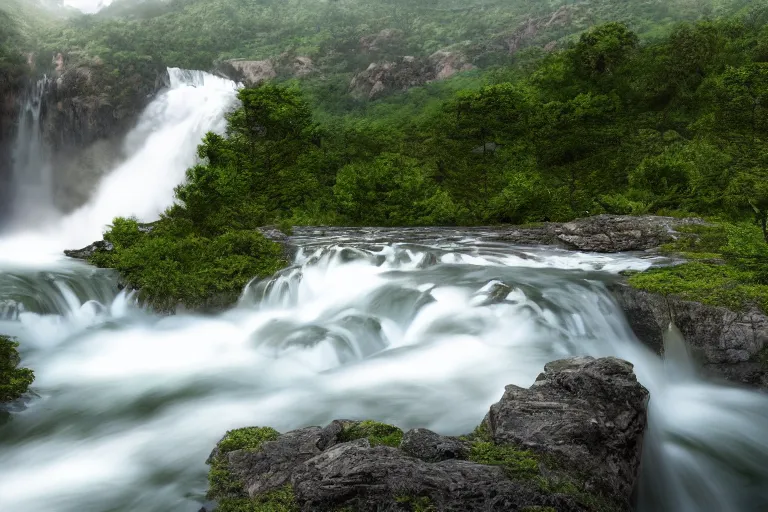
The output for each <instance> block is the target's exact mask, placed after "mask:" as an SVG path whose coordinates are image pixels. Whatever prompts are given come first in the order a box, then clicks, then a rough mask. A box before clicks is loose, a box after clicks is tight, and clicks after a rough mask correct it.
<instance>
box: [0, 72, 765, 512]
mask: <svg viewBox="0 0 768 512" xmlns="http://www.w3.org/2000/svg"><path fill="white" fill-rule="evenodd" d="M171 76H172V78H173V85H172V87H171V88H170V90H169V91H167V92H166V93H165V94H163V95H161V96H160V97H158V98H157V99H156V100H155V101H154V102H153V103H152V105H150V106H149V107H148V109H147V111H146V112H145V113H144V115H143V116H142V118H141V121H140V122H139V124H138V126H137V127H136V129H135V130H134V131H133V132H132V133H131V135H130V136H129V137H128V139H127V140H126V145H127V147H129V148H132V151H130V154H132V155H133V156H132V157H131V158H130V159H129V160H127V161H126V162H124V163H123V164H121V165H120V166H118V167H117V168H116V169H115V170H114V171H113V172H112V173H111V174H110V176H108V177H107V178H105V179H104V181H103V182H102V183H101V184H100V185H99V187H98V189H97V193H96V194H95V195H94V197H93V198H92V200H91V201H90V202H89V204H87V205H86V206H84V207H83V208H82V209H81V210H79V211H77V212H75V213H73V214H72V215H70V216H68V217H66V218H64V219H63V220H59V221H55V222H51V223H50V224H49V225H48V226H39V227H37V228H34V229H33V228H28V229H26V230H25V231H22V232H17V233H13V234H9V235H7V236H5V237H4V238H0V332H2V333H5V334H10V335H14V336H17V337H18V338H19V339H20V341H21V344H22V349H23V357H24V364H25V365H27V366H29V367H31V368H33V369H35V371H36V374H37V380H36V382H35V385H34V391H35V394H36V396H34V397H32V398H31V399H30V400H29V401H28V403H26V407H24V406H19V407H18V409H19V410H18V411H17V412H15V413H14V415H13V418H12V420H11V421H5V423H2V424H0V504H2V505H3V506H4V507H3V508H4V509H7V510H13V511H24V512H75V511H77V512H106V511H111V510H118V511H129V510H140V511H142V512H155V511H156V512H175V511H178V512H194V511H197V510H199V508H200V507H201V505H203V504H204V503H205V500H204V493H205V487H206V469H207V468H206V466H205V464H204V462H205V460H206V457H207V455H208V452H209V451H210V449H211V448H212V447H213V446H214V444H215V443H216V441H217V440H218V439H219V438H220V437H221V435H222V434H223V433H224V432H225V431H226V430H227V429H230V428H234V427H241V426H247V425H270V426H274V427H275V428H277V429H279V430H288V429H291V428H296V427H301V426H305V425H321V424H325V423H326V422H328V421H329V420H331V419H333V418H341V417H347V418H375V419H378V420H382V421H387V422H391V423H395V424H398V425H399V426H401V427H404V428H409V427H416V426H421V427H427V428H431V429H433V430H436V431H438V432H441V433H445V434H461V433H465V432H467V431H469V430H471V429H472V428H473V427H474V426H475V425H477V424H478V423H479V422H480V420H481V419H482V417H483V415H484V414H485V412H486V411H487V409H488V406H489V405H490V404H491V403H493V402H495V401H496V400H498V399H499V397H500V396H501V394H502V391H503V388H504V385H506V384H518V385H521V386H529V385H530V384H531V383H532V382H533V380H534V379H535V377H536V375H537V374H538V373H539V372H540V371H541V369H542V367H543V365H544V363H546V362H548V361H550V360H553V359H558V358H562V357H567V356H570V355H576V354H588V355H594V356H600V355H616V356H619V357H622V358H625V359H628V360H629V361H631V362H633V363H634V364H635V370H636V372H637V375H638V378H639V379H640V381H641V382H642V383H643V384H644V385H645V386H646V387H648V389H649V390H650V391H651V396H652V399H651V403H650V412H649V418H650V426H649V428H648V432H647V434H646V440H645V445H644V450H645V453H644V456H643V467H642V478H641V483H640V488H639V508H640V510H641V511H643V512H657V511H661V512H701V511H704V512H709V511H711V512H731V511H732V512H752V511H759V510H768V438H766V434H765V432H768V398H766V397H765V396H764V395H762V394H758V393H755V392H751V391H746V390H742V389H739V388H734V387H727V386H724V385H722V384H719V383H714V382H709V381H707V380H705V379H704V378H703V377H701V376H699V375H698V374H697V372H696V371H695V368H694V367H693V365H692V363H691V361H690V360H688V358H687V356H686V354H685V350H682V349H680V347H679V346H677V348H675V344H676V343H677V344H679V340H677V339H676V338H675V335H674V332H673V331H672V332H671V333H670V336H669V339H668V340H667V341H668V347H669V349H668V350H667V354H668V357H667V359H665V360H664V359H660V358H659V357H658V356H656V355H655V354H653V353H651V352H650V351H649V350H647V349H646V348H645V347H643V346H642V345H641V344H640V343H639V342H638V341H637V340H636V339H635V337H634V335H633V334H632V332H631V331H630V329H629V327H628V325H627V322H626V320H625V319H624V317H623V314H622V313H621V311H620V310H619V308H618V307H617V305H616V304H615V302H614V301H613V299H612V298H611V296H610V294H609V293H608V292H607V291H606V288H605V284H604V283H605V282H606V281H608V280H610V279H613V278H614V276H615V274H616V273H617V272H619V271H621V270H624V269H644V268H647V267H648V266H649V265H650V264H651V263H652V260H649V259H648V257H647V256H645V255H614V256H605V255H594V254H581V253H569V252H565V251H558V250H554V249H531V248H523V247H512V246H510V245H508V244H504V243H500V242H491V241H490V240H489V237H488V236H487V235H488V233H485V232H483V231H478V230H473V231H467V232H461V231H455V232H448V231H445V230H423V231H420V232H418V233H417V234H416V235H414V233H413V232H412V231H410V232H408V233H407V234H406V233H405V232H403V231H398V230H389V231H386V232H382V231H377V230H356V231H345V230H327V231H321V230H310V229H303V230H302V229H298V230H297V233H296V236H295V237H294V241H295V243H296V244H297V245H298V246H300V247H301V248H302V249H301V250H300V251H299V254H298V255H297V256H296V260H295V262H294V265H293V266H292V267H291V268H289V269H286V270H284V271H282V272H280V273H279V274H278V275H276V276H274V277H273V278H272V279H271V280H267V281H264V282H254V283H252V284H251V285H249V286H248V287H247V288H246V290H244V292H243V296H242V298H241V301H240V304H239V305H238V307H236V308H233V309H232V310H231V311H228V312H226V313H224V314H221V315H218V316H200V315H194V314H184V315H179V316H174V317H158V316H155V315H152V314H151V313H148V312H146V311H144V310H142V309H141V308H138V307H137V306H136V305H135V304H134V302H133V300H132V297H131V296H130V295H127V294H126V293H124V292H118V290H117V286H116V280H115V278H114V276H113V275H112V274H111V273H110V272H107V271H102V270H97V269H93V268H90V267H88V266H86V265H84V264H81V263H79V262H74V261H68V260H65V259H63V258H62V257H60V256H59V253H60V250H61V249H63V248H66V247H75V246H78V245H81V244H84V243H87V242H90V241H92V240H93V239H95V238H97V237H98V236H99V235H100V232H101V229H102V228H103V226H104V225H105V224H107V223H108V222H109V221H110V220H111V218H112V217H114V216H115V215H129V214H135V215H138V216H139V217H140V218H142V219H152V218H153V217H154V216H156V215H157V214H158V213H159V212H160V211H161V210H162V208H163V207H164V206H167V205H168V204H170V202H171V200H172V191H173V186H174V185H175V184H177V183H178V182H179V181H181V180H182V179H183V176H184V169H185V168H186V167H187V166H189V165H191V164H192V163H193V162H194V158H195V156H194V149H195V145H196V144H197V143H198V141H199V139H200V137H201V136H202V135H203V134H204V133H205V131H207V130H210V129H221V128H223V115H224V113H225V111H226V110H227V109H228V108H229V107H231V106H232V105H233V103H234V101H235V86H234V84H232V83H231V82H228V81H226V80H221V79H218V78H215V77H212V76H210V75H205V74H200V73H187V72H182V71H181V70H171ZM673 354H674V356H673ZM2 421H3V420H2V419H0V422H2Z"/></svg>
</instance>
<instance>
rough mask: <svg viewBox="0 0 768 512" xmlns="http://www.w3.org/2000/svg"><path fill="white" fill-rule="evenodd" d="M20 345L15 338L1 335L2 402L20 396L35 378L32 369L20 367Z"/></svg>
mask: <svg viewBox="0 0 768 512" xmlns="http://www.w3.org/2000/svg"><path fill="white" fill-rule="evenodd" d="M18 347H19V344H18V343H17V342H16V341H14V340H13V339H11V338H9V337H7V336H0V403H2V402H11V401H13V400H16V399H18V398H20V397H21V396H22V395H23V394H24V393H26V392H27V390H28V389H29V386H31V385H32V382H33V381H34V380H35V374H34V372H33V371H32V370H30V369H28V368H19V362H20V361H21V359H20V358H19V352H18V350H17V349H18Z"/></svg>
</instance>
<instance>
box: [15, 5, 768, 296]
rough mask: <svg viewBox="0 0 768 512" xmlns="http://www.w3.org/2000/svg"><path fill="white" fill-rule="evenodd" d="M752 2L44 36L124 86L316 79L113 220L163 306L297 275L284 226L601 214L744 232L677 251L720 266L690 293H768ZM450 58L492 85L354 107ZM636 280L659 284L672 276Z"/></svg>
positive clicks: (767, 200)
mask: <svg viewBox="0 0 768 512" xmlns="http://www.w3.org/2000/svg"><path fill="white" fill-rule="evenodd" d="M748 4H750V2H707V1H698V2H696V1H673V2H655V1H648V2H615V1H593V2H557V1H551V2H538V1H537V2H534V1H519V2H494V1H488V2H483V3H480V4H478V5H473V6H465V5H464V4H463V3H459V2H453V1H452V0H446V1H440V0H434V1H432V2H421V3H419V4H418V5H416V6H413V5H411V4H409V3H406V2H398V1H389V2H365V1H363V2H351V1H348V0H338V1H335V2H315V1H306V2H299V1H297V0H292V1H289V2H270V1H264V2H252V1H248V0H218V1H215V2H209V1H205V2H203V1H196V0H186V1H185V0H176V1H170V2H161V3H157V2H146V3H144V4H141V5H140V6H138V7H136V6H130V4H128V3H126V2H119V1H118V2H115V3H114V4H113V5H112V6H111V7H110V8H109V9H105V10H104V11H102V12H101V13H100V14H99V15H97V16H73V17H70V18H68V19H67V20H66V21H60V22H58V24H57V23H53V24H51V25H47V26H46V27H45V28H44V29H41V31H39V33H36V34H35V36H34V37H35V38H37V39H34V38H33V39H30V40H29V41H31V42H30V44H36V45H39V46H40V47H41V48H44V49H46V50H47V51H54V50H55V49H61V48H68V49H69V50H68V52H69V53H68V55H70V57H69V58H76V57H77V58H81V59H84V60H83V61H85V60H87V59H93V58H95V56H98V58H99V61H100V64H99V66H101V69H102V70H103V71H104V72H105V73H106V72H108V74H109V75H110V76H111V77H112V79H113V80H114V83H120V82H121V80H123V78H122V77H123V76H124V75H125V74H126V73H134V72H138V73H140V74H141V73H144V72H145V71H146V72H149V70H153V69H155V68H157V67H158V66H163V65H177V66H182V67H190V68H203V69H210V68H211V67H215V66H216V64H217V63H218V62H221V61H223V60H226V59H228V58H235V57H237V58H249V59H256V58H266V57H274V56H275V55H278V54H284V53H286V52H287V53H290V54H292V55H305V56H308V57H310V58H312V59H313V62H314V63H315V64H316V66H317V67H318V69H319V72H318V73H317V74H316V75H312V76H309V77H307V78H306V79H298V78H295V77H291V76H277V77H276V78H275V79H274V80H272V81H271V82H268V83H265V84H262V85H260V86H257V87H250V88H246V89H243V90H242V91H241V92H240V94H239V98H240V107H239V108H238V109H237V110H235V111H234V112H232V113H230V114H229V116H228V128H227V132H226V134H224V135H217V134H214V133H210V134H208V135H207V136H206V137H205V139H204V140H203V141H202V142H201V145H200V147H199V149H198V153H199V156H200V159H201V160H200V162H201V163H200V164H199V165H197V166H195V167H193V168H191V169H189V170H188V172H187V180H186V182H185V183H183V184H181V185H180V186H179V187H178V188H177V191H176V198H177V204H175V205H174V206H172V207H171V208H169V209H168V210H167V211H166V213H165V214H164V216H163V217H162V219H161V220H160V222H159V223H158V224H157V225H156V227H155V229H154V230H153V231H152V232H151V233H146V232H145V231H146V230H141V229H139V226H138V224H137V223H136V222H135V221H132V220H130V219H116V221H115V223H114V227H113V229H112V230H111V231H110V232H108V233H107V235H106V238H107V240H109V241H110V242H112V243H113V244H114V245H115V247H116V249H117V250H116V251H114V252H112V253H109V254H100V255H97V256H96V258H95V260H94V262H96V263H98V264H100V265H103V266H111V267H116V268H118V269H119V270H120V271H121V272H122V273H123V275H124V276H125V277H126V280H127V282H128V283H129V284H131V285H133V286H135V287H137V288H140V289H142V291H143V292H144V293H145V294H146V295H147V296H148V297H152V298H154V302H155V306H157V307H158V308H160V309H163V308H167V307H169V305H170V304H171V303H174V301H178V300H181V301H182V302H184V303H185V304H187V305H189V306H196V305H200V304H201V303H203V302H205V301H206V297H210V296H211V295H212V294H220V293H224V294H227V293H229V294H232V293H234V292H235V291H239V290H240V289H241V288H242V286H243V285H244V284H245V283H246V282H247V281H248V280H249V278H250V277H252V276H254V275H268V274H270V273H272V272H273V271H274V270H276V269H277V268H279V267H280V266H281V264H282V263H281V260H280V254H279V252H276V251H275V250H274V249H273V248H271V247H270V246H269V244H266V243H264V240H263V238H262V237H261V236H260V235H258V234H257V233H255V232H254V231H253V230H254V228H256V227H259V226H263V225H266V224H278V225H280V226H283V227H284V229H286V230H288V229H289V226H291V225H374V226H410V225H496V224H526V223H538V222H546V221H567V220H570V219H574V218H577V217H584V216H589V215H595V214H600V213H612V214H635V215H637V214H664V215H675V216H693V215H696V216H704V217H707V218H708V219H711V220H713V221H716V222H719V223H743V224H738V226H740V227H739V229H730V228H726V227H723V226H725V225H724V224H718V226H719V227H718V228H717V229H716V231H717V233H716V234H714V235H712V236H710V237H709V238H707V237H703V239H706V240H709V241H710V243H708V244H704V245H701V244H699V245H700V246H699V247H687V248H681V247H676V248H670V250H675V251H677V252H681V251H682V250H683V249H686V250H685V251H684V252H687V253H693V252H697V251H698V252H699V253H701V254H704V255H706V256H707V258H709V259H707V258H705V257H698V258H697V262H696V263H695V264H691V265H694V266H696V265H698V266H696V267H695V269H694V270H696V272H695V273H694V274H695V275H692V276H690V275H689V276H683V277H682V278H681V281H682V282H687V283H690V282H691V279H693V278H698V279H703V280H704V281H707V280H710V278H712V275H710V274H708V273H707V272H710V271H711V270H712V269H714V270H712V271H714V272H722V271H724V270H723V269H728V272H729V273H728V275H726V276H720V277H721V279H720V280H719V281H718V282H720V283H721V284H722V283H723V282H725V283H726V284H727V283H737V284H738V285H739V286H741V285H742V284H744V285H748V286H750V287H752V288H750V289H749V290H748V291H749V293H750V294H752V295H755V296H760V297H762V295H761V294H763V293H764V292H763V291H762V288H760V286H762V285H763V284H768V278H767V277H764V276H763V273H762V272H761V271H760V270H759V268H758V267H760V265H761V262H762V261H763V257H764V256H765V255H766V254H768V251H765V250H764V248H763V246H764V245H765V244H764V243H763V242H762V240H763V239H765V240H768V227H767V226H766V224H767V223H768V181H766V178H768V150H766V147H767V146H766V141H767V140H768V7H766V6H749V5H748ZM563 8H565V9H566V10H568V12H570V13H571V14H569V20H570V21H569V22H568V23H566V24H552V25H550V26H547V27H546V30H544V29H542V30H539V31H538V32H536V34H533V35H531V37H530V38H529V39H526V40H525V41H524V43H520V44H521V47H520V48H518V49H516V51H514V52H511V51H510V50H509V48H508V47H507V48H504V47H503V46H501V47H499V46H498V45H496V46H494V44H495V43H494V42H496V43H498V42H499V41H502V40H504V38H505V37H506V38H507V40H509V37H510V33H511V34H517V33H518V32H517V31H519V26H520V25H519V24H520V22H521V20H526V19H528V20H530V19H535V18H539V17H543V18H547V19H555V18H553V17H552V13H553V12H558V10H560V9H563ZM563 12H565V11H563ZM276 20H279V22H276ZM62 23H64V25H63V26H64V28H62V25H61V24H62ZM509 27H513V30H511V32H510V28H509ZM384 29H393V30H397V31H399V32H398V34H400V35H399V36H398V37H396V38H394V39H392V40H387V41H386V42H385V43H386V44H380V45H378V46H377V47H376V48H375V49H374V50H371V51H368V52H361V51H359V45H360V38H361V37H363V35H366V34H367V35H370V34H378V33H380V31H381V30H384ZM6 41H7V40H6ZM553 41H554V42H555V43H556V44H555V45H548V46H549V49H548V50H544V49H543V47H542V45H543V44H545V43H548V42H553ZM390 43H391V44H390ZM6 46H7V45H6ZM355 48H358V50H355ZM444 48H460V49H461V52H462V54H463V55H464V56H465V57H466V58H467V59H469V61H471V62H473V63H474V64H475V65H474V69H473V70H470V71H467V72H465V73H460V74H457V75H455V76H453V77H451V78H449V79H447V80H444V81H435V82H432V83H429V84H426V85H423V86H418V87H412V88H410V89H408V90H407V91H394V92H392V93H391V94H389V95H387V96H386V97H384V98H382V99H378V100H376V101H370V100H368V99H360V98H355V97H353V96H352V95H350V94H349V91H348V85H347V84H348V83H349V79H350V77H351V76H352V74H353V73H354V72H355V71H360V70H361V69H365V68H366V67H367V66H368V64H369V63H370V62H372V61H379V60H381V59H384V60H386V59H394V58H395V56H404V55H416V56H424V55H429V54H431V53H432V52H435V51H437V50H439V49H444ZM78 56H79V57H78ZM153 72H154V71H153ZM734 225H735V224H734ZM710 239H712V240H716V241H717V242H716V243H715V242H712V241H711V240H710ZM738 240H741V241H742V242H743V244H741V242H738ZM755 240H757V241H758V242H760V243H759V244H755V243H754V241H755ZM734 244H736V245H738V247H749V249H748V250H747V249H744V251H739V250H734V247H735V245H734ZM739 244H741V245H739ZM766 247H768V246H766ZM728 248H730V249H728ZM742 252H749V255H748V256H744V254H742ZM713 261H715V263H712V262H713ZM723 261H728V262H729V264H728V265H725V266H723V265H722V262H723ZM708 265H709V266H708ZM702 266H703V267H702ZM690 268H691V267H686V266H685V265H684V266H682V267H678V271H680V272H682V271H685V270H686V269H690ZM702 268H703V270H702ZM680 269H682V270H680ZM662 272H667V270H664V271H662ZM702 272H703V273H702ZM160 275H163V276H166V279H163V280H159V279H156V277H157V276H160ZM702 276H703V277H702ZM764 279H765V281H766V282H765V283H764V282H763V280H764ZM694 280H695V279H694ZM723 280H725V281H723ZM161 281H162V282H161ZM636 283H637V285H638V286H641V287H646V288H648V289H657V288H658V283H657V282H656V281H655V280H654V274H653V273H650V274H644V275H643V276H642V277H638V278H637V279H636ZM753 285H755V286H758V288H757V289H753V288H754V286H753ZM742 291H743V290H742ZM739 293H741V292H739ZM694 298H697V297H694ZM698 298H700V297H698ZM760 300H761V301H762V299H760Z"/></svg>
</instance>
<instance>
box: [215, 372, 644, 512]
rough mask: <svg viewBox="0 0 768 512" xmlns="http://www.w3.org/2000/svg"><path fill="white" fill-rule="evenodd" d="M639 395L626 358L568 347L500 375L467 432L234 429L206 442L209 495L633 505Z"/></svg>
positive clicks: (437, 504)
mask: <svg viewBox="0 0 768 512" xmlns="http://www.w3.org/2000/svg"><path fill="white" fill-rule="evenodd" d="M647 400H648V392H647V391H646V390H645V388H643V387H642V386H641V385H640V384H639V383H638V382H637V380H636V378H635V375H634V373H633V372H632V365H631V364H629V363H627V362H625V361H621V360H618V359H614V358H606V359H598V360H595V359H592V358H574V359H568V360H563V361H556V362H553V363H550V364H548V365H546V367H545V369H544V372H543V373H542V374H541V375H539V377H538V378H537V379H536V382H535V383H534V384H533V386H531V388H530V389H523V388H519V387H517V386H508V387H507V389H506V392H505V393H504V396H503V397H502V398H501V400H500V401H499V402H498V403H496V404H494V405H493V406H492V407H491V409H490V412H489V413H488V415H487V416H486V418H485V420H484V421H483V423H482V424H481V425H480V427H478V429H477V430H476V431H475V432H474V433H473V434H470V435H467V436H462V437H447V436H441V435H439V434H437V433H435V432H431V431H429V430H426V429H414V430H410V431H408V432H405V433H403V432H402V431H401V430H400V429H398V428H397V427H393V426H391V425H385V424H382V423H376V422H372V421H363V422H360V421H348V420H337V421H334V422H332V423H331V424H330V425H328V426H326V427H324V428H321V427H308V428H303V429H299V430H294V431H292V432H288V433H285V434H280V433H278V432H277V431H275V430H273V429H271V428H259V427H252V428H245V429H239V430H235V431H231V432H228V433H227V435H226V436H225V437H224V438H223V439H222V440H221V442H219V444H218V445H217V447H216V449H214V451H213V453H211V456H210V458H209V460H208V463H209V464H210V465H211V472H210V476H209V481H210V489H209V496H210V498H211V499H215V500H217V501H218V503H219V506H220V508H221V510H246V509H248V510H252V509H253V510H256V509H259V510H261V508H259V507H260V506H261V507H264V510H266V509H269V510H286V511H307V512H309V511H339V510H355V511H361V512H366V511H371V512H373V511H377V512H380V511H406V510H412V511H413V510H421V511H428V510H434V511H437V510H440V511H456V512H459V511H461V512H468V511H499V512H501V511H505V512H506V511H527V512H533V511H540V512H543V511H550V510H557V511H559V512H570V511H598V510H612V511H621V510H630V509H631V507H632V503H631V501H632V499H631V496H632V490H633V488H634V486H635V483H636V480H637V475H638V470H639V466H640V454H641V451H642V439H643V433H644V430H645V426H646V406H647ZM270 507H272V508H270Z"/></svg>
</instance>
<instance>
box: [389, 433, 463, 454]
mask: <svg viewBox="0 0 768 512" xmlns="http://www.w3.org/2000/svg"><path fill="white" fill-rule="evenodd" d="M400 449H401V450H403V451H404V452H405V453H407V454H408V455H411V456H412V457H416V458H417V459H421V460H423V461H425V462H440V461H441V460H450V459H461V460H464V459H467V458H468V457H469V449H470V443H469V442H467V441H462V440H461V439H459V438H458V437H447V436H441V435H440V434H436V433H435V432H432V431H431V430H427V429H425V428H415V429H413V430H409V431H408V432H406V433H405V434H404V435H403V442H402V443H401V444H400Z"/></svg>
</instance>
